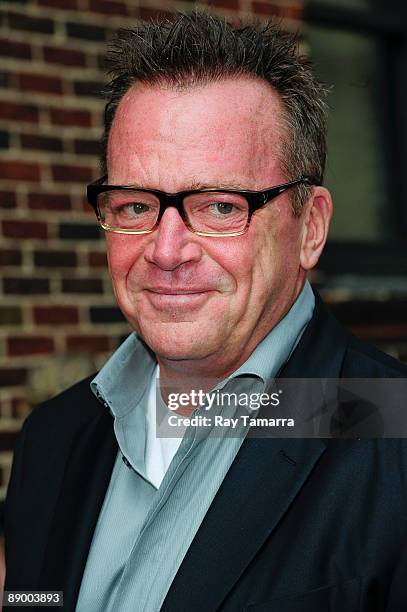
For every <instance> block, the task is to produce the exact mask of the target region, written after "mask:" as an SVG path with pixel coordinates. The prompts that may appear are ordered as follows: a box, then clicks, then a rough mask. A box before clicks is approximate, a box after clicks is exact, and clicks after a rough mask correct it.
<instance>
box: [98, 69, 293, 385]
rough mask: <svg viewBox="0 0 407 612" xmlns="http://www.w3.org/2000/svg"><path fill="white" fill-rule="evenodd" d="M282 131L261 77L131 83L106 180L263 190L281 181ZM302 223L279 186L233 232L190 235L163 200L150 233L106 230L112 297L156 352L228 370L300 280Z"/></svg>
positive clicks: (167, 187)
mask: <svg viewBox="0 0 407 612" xmlns="http://www.w3.org/2000/svg"><path fill="white" fill-rule="evenodd" d="M283 131H284V125H283V121H282V109H281V102H280V100H279V98H278V96H277V95H276V94H275V93H274V92H273V90H272V89H271V88H270V87H269V86H268V85H267V84H266V83H263V82H259V81H255V80H252V79H249V78H235V79H230V80H227V81H224V82H221V83H214V84H209V85H205V86H202V87H195V88H191V89H188V90H186V91H183V92H179V91H174V90H172V89H170V88H168V89H163V88H159V87H146V86H142V85H140V84H138V85H136V86H134V87H133V88H132V89H130V90H129V91H128V92H127V94H126V95H125V96H124V98H123V99H122V101H121V103H120V105H119V108H118V110H117V114H116V117H115V119H114V122H113V126H112V129H111V133H110V138H109V143H108V176H109V183H110V184H113V185H115V184H116V185H135V186H139V187H144V188H150V189H158V190H162V191H166V192H177V191H181V190H187V189H194V188H200V187H201V188H205V187H224V188H227V187H230V188H241V189H251V190H260V189H265V188H267V187H271V186H274V185H278V184H280V183H283V182H285V181H286V178H285V177H284V176H283V174H282V171H281V167H280V163H279V160H278V158H279V155H281V147H282V146H283V145H282V134H283ZM302 227H303V222H302V220H301V219H295V218H294V217H293V215H292V212H291V209H290V202H289V197H288V195H287V194H283V195H281V196H279V197H278V198H277V199H276V200H274V201H273V202H272V203H270V204H269V205H267V206H266V207H265V208H263V209H261V210H259V211H257V212H256V213H255V214H254V215H253V217H252V220H251V224H250V227H249V229H248V231H247V232H246V233H245V234H244V235H242V236H238V237H203V236H197V235H195V234H193V233H192V232H191V231H189V230H188V229H187V228H186V227H185V225H184V223H183V221H182V220H181V218H180V216H179V214H178V212H177V211H176V210H175V209H174V208H169V209H167V210H166V212H165V213H164V216H163V218H162V220H161V223H160V226H159V228H158V229H156V230H155V231H154V232H153V233H151V234H146V235H123V234H114V233H107V244H108V258H109V267H110V272H111V275H112V279H113V286H114V291H115V294H116V298H117V301H118V303H119V306H120V308H121V310H122V311H123V313H124V315H125V316H126V318H127V319H128V321H129V322H130V324H131V326H132V327H133V328H134V329H135V330H136V331H137V332H139V333H140V334H141V336H142V337H143V339H144V340H145V342H146V343H147V344H148V345H149V346H150V347H151V349H152V350H153V351H154V352H155V353H156V354H157V356H158V358H159V360H160V359H161V360H171V361H173V360H182V362H183V364H184V366H185V367H186V368H187V367H189V366H191V365H192V366H195V367H196V368H197V371H198V372H199V371H202V372H203V371H207V370H209V371H210V370H212V371H216V370H217V371H218V372H219V373H222V374H226V373H227V372H229V371H233V370H234V369H235V368H236V367H238V366H239V365H240V364H241V363H243V362H244V361H245V360H246V359H247V357H248V356H249V355H250V353H251V352H252V351H253V349H254V348H255V346H256V345H257V344H258V343H259V342H260V340H261V339H262V338H263V337H264V336H265V335H266V334H267V332H268V331H269V330H270V329H271V328H272V327H273V326H274V325H275V324H276V323H277V322H278V321H279V320H280V319H281V317H282V316H283V315H284V314H285V313H286V312H287V310H288V309H289V307H290V306H291V304H292V302H293V301H294V299H295V297H296V295H297V294H298V292H299V290H300V288H301V285H302V282H303V277H304V271H303V270H302V269H301V267H300V262H299V253H300V245H301V232H302Z"/></svg>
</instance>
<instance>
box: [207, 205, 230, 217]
mask: <svg viewBox="0 0 407 612" xmlns="http://www.w3.org/2000/svg"><path fill="white" fill-rule="evenodd" d="M209 207H210V208H212V210H213V211H214V212H215V213H218V214H220V215H229V214H230V213H231V212H233V209H235V208H236V206H235V205H234V204H231V203H230V202H214V203H213V204H209Z"/></svg>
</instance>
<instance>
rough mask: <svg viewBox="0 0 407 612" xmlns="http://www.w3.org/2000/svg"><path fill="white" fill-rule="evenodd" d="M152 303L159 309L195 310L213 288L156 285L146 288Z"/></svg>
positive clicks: (201, 304)
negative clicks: (175, 287)
mask: <svg viewBox="0 0 407 612" xmlns="http://www.w3.org/2000/svg"><path fill="white" fill-rule="evenodd" d="M144 291H145V294H146V295H147V297H148V299H149V301H150V303H151V304H152V305H153V306H154V308H156V309H157V310H168V309H174V308H180V309H187V310H193V309H198V308H200V307H201V306H203V304H204V303H205V302H206V300H207V299H208V298H209V296H210V295H211V294H212V293H213V290H211V289H201V288H199V289H198V288H194V289H191V288H188V289H184V288H177V289H174V288H173V287H172V288H169V287H154V288H149V289H145V290H144Z"/></svg>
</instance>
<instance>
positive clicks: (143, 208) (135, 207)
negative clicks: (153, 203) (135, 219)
mask: <svg viewBox="0 0 407 612" xmlns="http://www.w3.org/2000/svg"><path fill="white" fill-rule="evenodd" d="M123 208H128V209H129V211H130V212H132V213H135V214H136V215H140V214H141V213H145V212H148V211H149V210H150V207H149V206H148V205H147V204H143V203H142V202H134V203H131V204H126V205H125V206H124V207H123Z"/></svg>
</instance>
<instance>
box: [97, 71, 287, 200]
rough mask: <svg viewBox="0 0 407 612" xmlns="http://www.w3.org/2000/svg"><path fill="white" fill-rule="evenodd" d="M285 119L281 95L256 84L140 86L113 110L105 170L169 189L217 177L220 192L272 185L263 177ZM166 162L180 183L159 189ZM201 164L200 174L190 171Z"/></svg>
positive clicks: (273, 160)
mask: <svg viewBox="0 0 407 612" xmlns="http://www.w3.org/2000/svg"><path fill="white" fill-rule="evenodd" d="M283 117H284V115H283V103H282V101H281V100H280V98H279V96H278V95H277V94H276V93H275V92H274V90H273V89H272V88H271V86H270V85H268V84H267V83H266V82H263V81H258V80H257V79H251V78H245V77H244V78H243V77H241V78H239V79H231V80H229V81H224V82H221V83H213V84H208V85H206V86H201V87H194V88H190V89H188V90H185V91H183V92H181V93H180V92H178V91H174V90H169V89H168V88H167V89H164V88H157V87H154V86H152V87H151V86H150V87H146V86H143V85H140V84H138V85H136V86H133V87H132V88H131V90H129V91H128V92H127V94H126V95H125V96H124V98H123V100H122V101H121V103H120V105H119V108H118V110H117V113H116V117H115V120H114V122H113V125H112V130H111V134H110V138H109V146H108V166H109V167H110V168H113V169H114V175H115V176H116V175H117V169H118V167H119V166H120V172H119V174H120V176H121V178H122V180H121V181H120V182H121V183H122V184H127V183H128V184H131V182H134V181H135V179H137V183H139V184H144V185H146V184H147V183H149V185H148V186H150V187H153V186H155V187H156V188H157V189H160V188H161V189H163V190H167V191H179V190H181V189H188V188H190V189H193V188H204V187H203V186H201V185H208V186H209V185H210V186H214V187H217V186H219V185H220V181H222V179H223V184H224V186H225V188H226V184H227V185H228V186H229V188H246V189H260V188H261V187H268V186H270V184H272V183H273V182H275V181H272V180H271V179H270V178H269V179H267V175H268V174H269V175H270V176H271V175H272V174H273V173H274V174H275V173H276V171H277V166H278V168H279V166H280V164H279V159H280V155H281V147H282V134H283V132H284V128H283V125H284V119H283ZM169 165H171V166H172V168H173V169H174V168H176V169H179V171H180V174H181V175H182V179H183V181H184V183H183V184H182V185H181V184H178V185H176V186H175V187H176V188H171V189H164V185H161V186H159V185H158V184H157V183H158V182H160V181H161V178H163V179H164V178H165V177H164V176H161V175H162V174H163V173H164V174H165V167H168V166H169ZM200 166H201V169H202V172H201V173H200V172H196V169H197V168H199V167H200ZM188 175H189V182H188V181H187V177H188ZM125 179H126V183H123V180H125ZM151 181H152V182H153V183H154V185H152V184H151ZM229 181H230V182H229ZM248 181H249V182H250V185H248V184H247V182H248ZM115 182H117V181H115ZM197 185H199V187H198V186H197ZM232 185H234V187H232ZM208 188H209V187H208Z"/></svg>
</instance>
